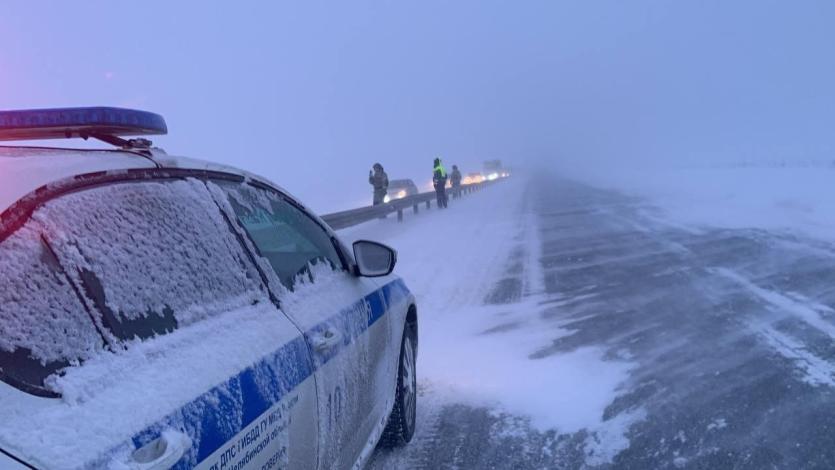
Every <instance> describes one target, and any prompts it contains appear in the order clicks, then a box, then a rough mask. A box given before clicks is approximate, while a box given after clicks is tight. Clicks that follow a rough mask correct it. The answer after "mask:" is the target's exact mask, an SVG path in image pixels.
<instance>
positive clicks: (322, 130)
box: [0, 0, 835, 210]
mask: <svg viewBox="0 0 835 470" xmlns="http://www.w3.org/2000/svg"><path fill="white" fill-rule="evenodd" d="M127 5H128V3H127V2H106V1H99V2H58V1H54V2H37V3H36V2H28V1H9V2H3V6H2V10H1V11H2V13H0V44H2V47H0V70H2V74H0V85H2V90H3V92H2V93H0V109H15V108H38V107H55V106H84V105H112V106H125V107H137V108H140V109H146V110H150V111H155V112H158V113H161V114H163V115H164V116H165V117H166V119H167V121H168V125H169V132H170V134H169V135H168V136H165V137H158V138H156V139H155V143H157V144H159V145H160V146H162V147H164V148H165V149H166V150H167V151H168V152H169V153H171V154H178V155H179V154H181V155H188V156H193V157H198V158H205V159H209V160H215V161H219V162H224V163H229V164H233V165H236V166H239V167H242V168H245V169H248V170H251V171H255V172H257V173H261V174H264V175H265V176H268V177H269V178H271V179H273V180H274V181H276V182H278V183H279V184H281V185H282V186H284V187H285V188H287V189H288V190H290V191H291V192H293V193H294V194H296V195H297V196H299V197H300V198H301V199H302V200H304V201H306V202H308V203H309V204H310V205H311V206H312V207H313V208H314V209H318V210H332V209H338V208H347V207H352V206H356V205H359V204H361V203H367V202H368V200H369V199H370V187H369V185H368V184H367V182H366V176H367V172H368V169H369V168H370V167H371V165H372V164H373V163H374V162H381V163H382V164H383V165H384V166H385V167H386V169H387V171H388V173H389V176H390V177H391V178H398V177H409V178H413V179H415V181H416V182H417V183H418V184H419V185H424V184H425V183H426V182H427V181H428V180H429V179H430V178H431V163H432V159H433V158H434V157H436V156H440V157H442V158H443V159H444V161H445V162H446V163H447V165H448V166H450V165H451V164H452V163H458V164H459V165H460V166H461V167H462V169H463V170H464V171H465V172H467V171H468V170H478V169H480V165H481V161H482V160H484V159H490V158H501V159H503V160H504V161H506V162H508V163H511V164H513V165H515V166H518V167H522V166H526V165H527V166H530V165H532V164H534V163H535V162H550V163H553V164H554V165H555V166H561V167H571V166H576V165H585V166H589V165H592V166H597V167H599V168H600V170H599V171H607V170H608V169H610V168H611V164H612V163H619V164H629V165H633V164H634V165H639V164H640V165H642V164H647V163H652V164H664V165H669V164H679V163H685V164H692V163H693V162H696V163H698V162H705V161H719V162H721V161H732V160H739V159H758V158H763V159H771V158H788V159H792V158H827V159H833V158H835V153H833V149H835V136H834V135H833V132H832V124H833V122H835V119H833V118H835V91H834V90H833V87H834V86H835V55H833V53H832V48H833V45H835V32H834V31H835V28H833V27H832V25H833V24H835V3H833V2H829V1H823V0H822V1H817V2H804V1H798V2H778V1H736V2H729V1H698V2H697V1H691V2H684V1H676V2H673V1H634V2H633V1H629V2H625V1H595V2H589V1H571V2H556V1H554V2H544V1H543V2H540V1H516V2H513V1H505V2H499V1H495V2H486V1H485V2H469V1H467V2H465V1H455V2H425V1H421V2H408V3H407V2H394V1H390V2H330V3H323V2H297V3H289V2H266V1H264V2H197V1H193V2H165V1H154V2H149V1H144V2H133V3H130V4H129V5H130V7H128V6H127ZM609 171H610V170H609ZM336 195H338V196H336Z"/></svg>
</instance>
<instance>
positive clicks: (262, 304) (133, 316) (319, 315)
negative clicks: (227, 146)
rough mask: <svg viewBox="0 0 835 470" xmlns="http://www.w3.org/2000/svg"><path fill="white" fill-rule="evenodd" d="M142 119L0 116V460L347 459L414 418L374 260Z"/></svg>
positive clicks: (44, 113)
mask: <svg viewBox="0 0 835 470" xmlns="http://www.w3.org/2000/svg"><path fill="white" fill-rule="evenodd" d="M166 132H167V129H166V125H165V121H164V120H163V119H162V117H160V116H159V115H156V114H152V113H147V112H143V111H135V110H125V109H118V108H75V109H52V110H34V111H7V112H0V140H35V139H49V138H68V137H73V138H75V137H81V138H84V139H88V138H92V139H98V140H102V141H104V142H107V143H108V144H110V145H112V146H113V147H112V148H110V147H108V148H106V149H95V150H93V149H65V148H55V147H23V146H3V147H0V210H2V218H1V219H0V286H1V287H0V468H3V469H5V468H115V469H122V468H124V469H165V468H201V469H212V470H239V469H244V468H246V469H249V468H257V469H264V470H267V469H277V468H299V469H316V468H319V469H331V468H337V469H340V468H352V467H353V468H357V467H361V466H362V465H363V463H364V462H365V460H366V459H367V457H368V456H369V455H370V453H371V451H372V450H373V448H374V447H375V446H376V445H377V444H378V443H385V444H391V445H399V444H404V443H406V442H408V441H409V440H410V439H411V436H412V434H413V432H414V427H415V402H416V393H415V357H416V352H417V339H418V338H417V310H416V307H415V301H414V297H413V296H412V295H411V294H410V293H409V291H408V289H407V288H406V286H405V284H404V283H403V281H402V280H400V279H399V278H397V277H396V276H394V275H392V270H393V268H394V265H395V261H396V253H395V252H394V251H393V250H392V249H390V248H388V247H386V246H384V245H381V244H378V243H374V242H370V241H358V242H356V243H354V245H353V249H352V250H348V249H346V247H345V246H344V245H343V244H342V243H341V242H340V241H339V238H338V237H337V236H336V234H335V233H334V232H333V231H332V230H331V229H330V228H329V227H328V226H327V225H326V224H325V223H323V222H322V220H320V219H319V218H318V217H316V216H315V215H314V214H312V213H311V212H310V211H309V210H307V209H306V208H305V207H304V205H303V204H301V203H300V202H299V201H298V200H296V199H294V198H293V197H292V196H290V195H288V194H287V193H286V192H285V191H283V190H282V189H281V188H279V187H278V186H276V185H274V184H272V183H271V182H270V181H268V180H266V179H264V178H261V177H258V176H255V175H251V174H248V173H246V172H243V171H240V170H236V169H233V168H229V167H226V166H221V165H217V164H213V163H208V162H204V161H199V160H193V159H187V158H175V157H171V156H169V155H167V154H166V153H165V152H163V151H162V150H160V149H157V148H153V147H152V146H151V144H150V142H149V141H148V140H146V139H145V138H132V139H127V138H126V137H128V136H130V137H137V136H143V135H151V134H164V133H166Z"/></svg>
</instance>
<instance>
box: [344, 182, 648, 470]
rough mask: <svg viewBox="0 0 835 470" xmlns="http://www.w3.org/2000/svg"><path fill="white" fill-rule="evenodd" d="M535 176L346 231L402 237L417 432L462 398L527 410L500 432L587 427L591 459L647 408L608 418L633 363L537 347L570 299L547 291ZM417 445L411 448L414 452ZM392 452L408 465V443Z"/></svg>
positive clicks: (350, 236)
mask: <svg viewBox="0 0 835 470" xmlns="http://www.w3.org/2000/svg"><path fill="white" fill-rule="evenodd" d="M529 187H530V185H529V181H528V180H527V179H525V178H523V177H515V178H513V179H512V180H509V181H506V182H503V183H501V184H498V185H495V186H493V187H491V188H488V189H487V190H485V191H483V192H479V193H476V194H474V195H471V196H468V197H465V198H463V199H461V200H460V201H453V203H452V204H450V209H449V210H446V211H442V212H440V213H439V212H437V211H435V210H434V209H433V210H432V211H431V212H429V213H424V212H421V213H420V214H419V215H418V216H413V217H407V218H406V220H405V221H404V222H403V223H402V224H398V223H397V222H396V221H395V220H393V218H390V219H389V220H382V221H378V222H371V223H368V224H364V225H362V226H359V227H355V228H351V229H346V230H344V231H341V232H340V233H341V236H342V237H343V238H344V239H345V241H346V242H351V241H353V240H356V239H362V238H367V239H376V240H379V241H382V242H385V243H388V244H390V245H391V246H392V247H394V248H395V249H397V250H398V253H399V262H398V266H397V269H396V272H397V273H398V274H399V275H401V276H402V277H403V278H404V279H405V281H406V283H407V285H408V286H409V288H410V289H411V290H412V291H413V292H414V293H415V296H416V297H417V300H418V310H419V318H420V335H421V336H420V354H419V359H418V360H419V363H418V370H419V371H420V372H419V377H420V384H419V385H420V388H421V389H422V396H421V401H420V403H419V411H418V415H419V416H418V420H419V422H418V434H417V435H416V440H417V441H418V442H420V441H421V440H422V439H432V438H433V437H432V436H431V434H432V433H434V432H436V429H434V427H436V426H437V424H436V422H437V419H438V416H437V415H438V413H441V412H442V409H443V408H444V407H445V406H448V405H451V404H464V405H468V406H473V407H486V408H488V409H491V410H494V411H493V412H494V413H495V415H496V416H500V415H504V416H516V417H520V418H521V421H519V420H516V421H519V423H521V426H522V427H521V428H520V427H518V425H517V426H513V425H511V426H510V428H511V429H508V428H507V426H506V427H505V428H504V429H501V430H496V431H497V432H501V433H508V432H510V433H524V432H526V431H524V429H526V428H529V427H533V429H536V430H538V431H539V432H547V431H550V430H555V431H556V432H557V433H558V434H565V433H575V432H578V431H580V430H584V429H585V430H588V431H589V432H590V434H589V435H590V438H589V441H588V442H586V443H585V447H586V451H587V453H588V456H589V463H591V464H596V463H605V462H607V461H610V459H611V458H612V457H613V456H614V455H615V454H616V453H617V452H618V451H619V450H621V449H622V448H624V447H625V446H627V445H628V441H625V438H624V437H623V434H624V432H625V430H626V429H627V428H628V426H629V424H630V423H631V422H633V421H634V419H637V418H639V416H634V417H628V416H624V417H621V418H622V419H621V420H620V421H618V422H607V423H604V422H603V416H604V410H605V408H606V407H607V406H608V405H609V404H610V403H611V402H612V401H613V400H614V399H615V397H616V396H617V395H618V393H619V390H618V387H619V386H620V384H621V383H622V382H623V381H624V380H625V379H626V376H627V374H628V371H629V368H630V365H629V364H628V363H626V362H616V361H608V360H604V357H603V356H604V352H603V351H602V350H599V349H596V348H581V349H578V350H575V351H572V352H570V353H566V354H560V355H553V356H550V357H547V358H537V359H534V358H532V356H533V355H534V354H535V353H536V352H537V351H538V350H540V349H541V348H544V347H546V346H547V345H549V344H551V343H552V341H553V340H554V339H556V338H559V337H561V336H565V335H567V334H569V333H570V331H568V330H564V329H562V328H560V326H559V325H558V324H555V323H553V322H552V321H546V320H545V319H544V318H543V317H542V315H541V313H542V311H543V310H544V309H546V308H549V307H550V308H553V307H554V306H555V305H558V304H559V302H560V301H568V300H570V299H559V298H550V297H549V296H548V294H547V293H546V292H545V286H544V273H543V270H542V267H541V264H540V262H539V258H540V256H541V253H540V252H541V241H540V240H539V236H538V225H537V216H536V214H535V213H534V212H533V209H532V208H531V203H530V201H531V197H530V196H531V194H529V193H528V189H529ZM503 281H508V282H507V285H506V286H505V285H504V284H503ZM511 421H514V419H511ZM621 421H622V422H621ZM514 427H515V428H516V429H515V430H514V429H513V428H514ZM417 446H418V447H419V446H420V444H418V445H417ZM411 447H413V449H411V450H406V451H404V452H406V453H409V452H411V453H414V452H415V450H414V446H411ZM386 458H387V459H388V460H387V461H386V462H385V463H384V464H383V467H386V466H387V465H393V466H399V467H403V466H406V467H408V466H409V464H408V460H409V456H408V455H398V454H397V453H393V455H388V456H386Z"/></svg>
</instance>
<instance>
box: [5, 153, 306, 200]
mask: <svg viewBox="0 0 835 470" xmlns="http://www.w3.org/2000/svg"><path fill="white" fill-rule="evenodd" d="M150 152H151V154H152V155H153V156H150V155H149V156H144V155H142V154H140V153H138V152H135V151H126V150H120V149H68V148H52V147H12V146H0V212H2V211H4V210H6V209H7V208H8V207H9V206H11V205H12V204H14V203H15V202H17V201H18V200H19V199H21V198H22V197H23V196H26V195H27V194H29V193H31V192H32V191H35V190H36V189H38V188H40V187H42V186H44V185H48V184H50V183H53V182H56V181H60V180H63V179H66V178H71V177H73V176H77V175H83V174H86V173H95V172H98V171H114V170H131V169H142V168H156V167H165V168H182V169H195V170H208V171H219V172H224V173H231V174H236V175H240V176H243V177H244V178H247V179H249V180H253V181H258V182H261V183H264V184H267V185H269V186H272V187H274V188H276V189H278V190H280V191H282V192H283V193H284V194H285V195H286V196H287V197H289V198H291V199H293V201H294V202H295V203H296V204H298V205H299V206H301V207H305V205H304V204H303V203H301V202H300V201H298V200H297V199H295V198H293V197H292V196H290V195H289V194H288V193H287V191H285V190H284V189H283V188H282V187H281V186H279V185H277V184H275V183H274V182H273V181H271V180H269V179H267V178H264V177H263V176H260V175H256V174H253V173H249V172H247V171H244V170H241V169H239V168H236V167H233V166H229V165H224V164H220V163H214V162H211V161H207V160H200V159H196V158H190V157H179V156H170V155H167V154H166V153H165V152H164V151H162V150H160V149H151V151H150Z"/></svg>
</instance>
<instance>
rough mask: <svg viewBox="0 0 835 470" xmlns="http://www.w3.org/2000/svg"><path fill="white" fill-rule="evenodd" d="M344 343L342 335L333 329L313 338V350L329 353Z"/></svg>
mask: <svg viewBox="0 0 835 470" xmlns="http://www.w3.org/2000/svg"><path fill="white" fill-rule="evenodd" d="M341 342H342V334H341V333H340V332H339V331H337V330H334V329H333V328H328V329H326V330H325V331H323V332H322V333H319V334H318V335H316V336H314V337H313V348H314V349H316V351H319V352H321V351H327V350H328V349H331V348H333V347H334V346H336V345H338V344H340V343H341Z"/></svg>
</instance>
